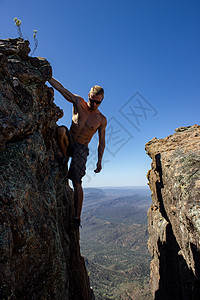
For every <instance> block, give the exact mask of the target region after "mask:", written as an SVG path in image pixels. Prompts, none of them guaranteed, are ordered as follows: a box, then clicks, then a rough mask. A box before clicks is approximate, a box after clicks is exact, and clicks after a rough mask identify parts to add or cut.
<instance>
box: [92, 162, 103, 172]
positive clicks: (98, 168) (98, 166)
mask: <svg viewBox="0 0 200 300" xmlns="http://www.w3.org/2000/svg"><path fill="white" fill-rule="evenodd" d="M101 169H102V166H101V162H100V161H98V163H97V168H96V170H94V172H95V173H99V172H100V171H101Z"/></svg>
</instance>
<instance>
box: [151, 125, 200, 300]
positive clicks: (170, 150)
mask: <svg viewBox="0 0 200 300" xmlns="http://www.w3.org/2000/svg"><path fill="white" fill-rule="evenodd" d="M146 151H147V153H148V155H149V156H150V157H151V158H152V168H151V170H150V171H149V172H148V175H147V177H148V180H149V185H150V188H151V191H152V201H153V205H152V206H151V208H150V209H149V211H148V226H149V235H150V238H149V242H148V248H149V251H150V252H151V255H152V258H153V260H152V262H151V267H150V268H151V275H150V281H151V290H152V295H153V299H162V300H165V299H170V300H171V299H173V300H176V299H177V300H178V299H179V300H180V299H181V300H182V299H183V300H189V299H192V300H196V299H200V126H197V125H194V126H191V127H181V128H178V129H177V130H176V132H175V134H173V135H171V136H168V137H167V138H165V139H161V140H157V139H156V138H154V139H153V140H151V141H150V142H149V143H147V144H146Z"/></svg>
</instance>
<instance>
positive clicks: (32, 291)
mask: <svg viewBox="0 0 200 300" xmlns="http://www.w3.org/2000/svg"><path fill="white" fill-rule="evenodd" d="M28 44H29V43H28V41H24V40H22V39H12V40H11V39H8V40H0V115H1V120H0V128H1V131H0V150H1V151H0V201H1V204H0V259H1V261H0V266H1V272H0V299H20V300H21V299H51V300H53V299H59V300H64V299H69V300H78V299H84V300H87V299H91V296H90V287H89V279H88V276H87V272H86V269H85V263H84V260H83V258H82V257H81V255H80V247H79V233H78V232H77V231H72V229H71V226H70V224H71V220H72V216H73V210H74V208H73V207H74V204H73V192H72V190H71V188H70V187H69V186H68V184H67V180H66V166H64V165H63V162H62V159H61V154H60V152H59V149H58V147H57V143H56V140H55V136H56V128H57V125H56V121H57V120H58V119H59V118H60V117H62V115H63V113H62V111H61V110H60V108H58V107H57V106H56V105H55V104H54V102H53V99H54V98H53V89H52V88H49V87H48V86H47V85H45V82H46V80H48V79H49V78H50V77H51V66H50V64H49V63H48V62H47V61H46V60H45V59H43V58H32V57H29V56H28V53H29V51H30V49H29V47H28Z"/></svg>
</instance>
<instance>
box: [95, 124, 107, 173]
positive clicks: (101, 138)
mask: <svg viewBox="0 0 200 300" xmlns="http://www.w3.org/2000/svg"><path fill="white" fill-rule="evenodd" d="M106 125H107V120H106V118H105V119H104V122H103V124H102V125H101V126H100V127H99V129H98V134H99V143H98V162H97V168H96V170H94V172H95V173H99V172H100V171H101V169H102V165H101V161H102V157H103V153H104V149H105V133H106Z"/></svg>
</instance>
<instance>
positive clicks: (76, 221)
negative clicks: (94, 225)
mask: <svg viewBox="0 0 200 300" xmlns="http://www.w3.org/2000/svg"><path fill="white" fill-rule="evenodd" d="M79 227H82V226H81V219H80V218H74V220H73V223H72V229H73V230H78V229H79Z"/></svg>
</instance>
